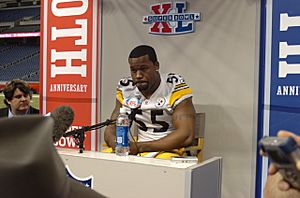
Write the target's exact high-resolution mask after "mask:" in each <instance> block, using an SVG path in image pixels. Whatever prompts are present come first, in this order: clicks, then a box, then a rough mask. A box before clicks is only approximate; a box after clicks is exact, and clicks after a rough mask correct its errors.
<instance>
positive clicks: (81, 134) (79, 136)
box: [63, 119, 116, 153]
mask: <svg viewBox="0 0 300 198" xmlns="http://www.w3.org/2000/svg"><path fill="white" fill-rule="evenodd" d="M115 123H116V120H110V119H107V120H106V121H104V122H100V123H98V124H95V125H92V126H83V127H82V128H80V129H75V130H72V131H69V132H67V133H65V134H63V137H70V136H73V138H74V139H75V144H76V145H78V147H79V153H83V150H84V145H83V142H84V139H85V132H87V131H92V130H96V129H100V128H102V127H104V126H108V125H111V124H115Z"/></svg>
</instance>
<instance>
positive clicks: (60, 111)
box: [50, 106, 74, 142]
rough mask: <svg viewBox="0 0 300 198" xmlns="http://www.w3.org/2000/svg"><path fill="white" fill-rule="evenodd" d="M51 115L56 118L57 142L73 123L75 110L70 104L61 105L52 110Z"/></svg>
mask: <svg viewBox="0 0 300 198" xmlns="http://www.w3.org/2000/svg"><path fill="white" fill-rule="evenodd" d="M50 116H51V117H52V118H53V119H54V127H53V136H52V137H53V142H57V141H59V140H60V138H61V137H62V136H63V134H64V133H65V132H66V131H67V130H68V129H69V127H70V126H71V124H72V123H73V120H74V111H73V109H72V108H71V107H69V106H59V107H57V108H55V109H54V110H52V112H51V114H50Z"/></svg>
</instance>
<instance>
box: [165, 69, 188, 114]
mask: <svg viewBox="0 0 300 198" xmlns="http://www.w3.org/2000/svg"><path fill="white" fill-rule="evenodd" d="M167 83H170V84H171V85H172V92H171V95H170V99H169V104H170V105H171V107H172V108H173V109H174V108H175V107H176V106H177V105H178V104H179V103H181V102H182V101H183V100H185V99H187V98H190V97H192V96H193V93H192V89H191V88H190V87H189V85H188V84H187V83H186V82H185V80H184V78H183V77H182V76H180V75H178V74H172V73H170V74H168V78H167Z"/></svg>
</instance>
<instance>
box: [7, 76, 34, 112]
mask: <svg viewBox="0 0 300 198" xmlns="http://www.w3.org/2000/svg"><path fill="white" fill-rule="evenodd" d="M3 94H4V97H5V99H4V103H5V104H6V106H8V107H9V108H10V110H11V111H12V113H13V114H15V115H20V114H25V113H26V112H27V111H28V109H29V105H30V100H31V97H32V92H31V90H30V87H29V85H28V84H27V83H26V82H25V81H23V80H19V79H15V80H12V81H9V82H7V83H6V85H5V87H4V89H3Z"/></svg>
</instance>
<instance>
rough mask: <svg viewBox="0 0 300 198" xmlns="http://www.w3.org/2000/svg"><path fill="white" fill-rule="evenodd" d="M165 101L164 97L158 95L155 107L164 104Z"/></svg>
mask: <svg viewBox="0 0 300 198" xmlns="http://www.w3.org/2000/svg"><path fill="white" fill-rule="evenodd" d="M165 103H166V99H165V98H163V97H160V98H158V99H157V101H156V104H155V106H156V107H163V106H164V104H165Z"/></svg>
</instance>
